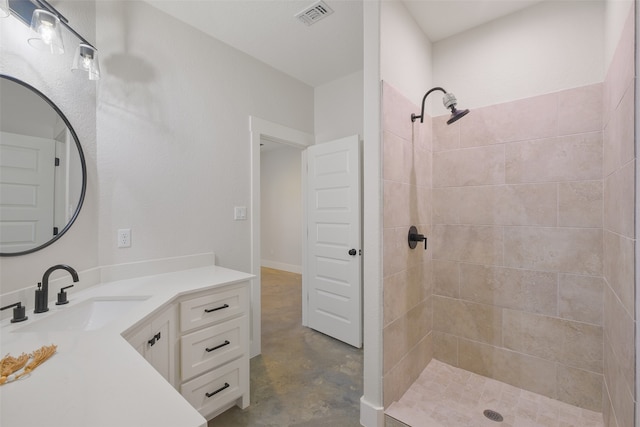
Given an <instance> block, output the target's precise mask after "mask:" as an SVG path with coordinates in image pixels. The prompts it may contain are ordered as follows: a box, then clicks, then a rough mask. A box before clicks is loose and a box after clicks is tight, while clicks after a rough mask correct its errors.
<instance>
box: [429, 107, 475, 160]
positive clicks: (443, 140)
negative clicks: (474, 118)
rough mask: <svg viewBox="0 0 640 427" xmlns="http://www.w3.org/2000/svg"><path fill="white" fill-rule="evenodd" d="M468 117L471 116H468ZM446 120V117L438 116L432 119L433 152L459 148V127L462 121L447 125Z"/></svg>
mask: <svg viewBox="0 0 640 427" xmlns="http://www.w3.org/2000/svg"><path fill="white" fill-rule="evenodd" d="M468 117H471V116H470V115H469V116H468ZM447 119H448V117H447V116H438V117H434V118H433V119H432V120H433V121H432V123H433V151H446V150H455V149H457V148H460V126H461V123H462V122H463V121H458V122H456V123H454V124H452V125H447ZM465 120H466V118H465Z"/></svg>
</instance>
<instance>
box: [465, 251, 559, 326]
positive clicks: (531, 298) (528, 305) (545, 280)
mask: <svg viewBox="0 0 640 427" xmlns="http://www.w3.org/2000/svg"><path fill="white" fill-rule="evenodd" d="M557 293H558V278H557V275H556V273H545V272H540V271H531V270H520V269H513V268H504V267H491V266H482V265H475V264H460V298H462V299H465V300H469V301H474V302H478V303H481V304H490V305H495V306H498V307H506V308H512V309H517V310H524V311H530V312H534V313H542V314H548V315H555V314H556V311H557V298H556V295H557Z"/></svg>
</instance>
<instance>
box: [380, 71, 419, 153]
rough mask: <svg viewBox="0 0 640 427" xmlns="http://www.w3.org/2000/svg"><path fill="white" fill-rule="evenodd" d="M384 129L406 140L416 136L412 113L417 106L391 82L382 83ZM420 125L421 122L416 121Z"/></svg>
mask: <svg viewBox="0 0 640 427" xmlns="http://www.w3.org/2000/svg"><path fill="white" fill-rule="evenodd" d="M382 86H383V87H382V94H383V96H382V130H383V131H384V132H391V133H393V134H395V135H397V136H399V137H400V138H402V139H404V140H405V141H412V140H413V137H414V123H412V122H411V114H412V113H415V109H416V106H415V105H413V103H412V102H411V101H409V100H408V99H407V98H405V97H404V96H403V95H402V94H401V93H400V92H398V91H397V90H395V89H393V87H391V86H390V85H389V84H387V83H384V82H383V83H382ZM415 125H416V126H419V125H420V123H419V122H415Z"/></svg>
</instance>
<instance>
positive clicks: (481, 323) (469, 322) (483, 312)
mask: <svg viewBox="0 0 640 427" xmlns="http://www.w3.org/2000/svg"><path fill="white" fill-rule="evenodd" d="M501 325H502V310H501V309H499V308H495V307H491V306H489V305H484V304H476V303H472V302H469V301H461V300H456V299H452V298H447V297H440V296H436V295H434V296H433V329H434V330H435V331H439V332H445V333H447V334H451V335H456V336H458V337H463V338H468V339H472V340H475V341H480V342H485V343H490V344H495V345H499V344H500V343H501V342H502V328H501Z"/></svg>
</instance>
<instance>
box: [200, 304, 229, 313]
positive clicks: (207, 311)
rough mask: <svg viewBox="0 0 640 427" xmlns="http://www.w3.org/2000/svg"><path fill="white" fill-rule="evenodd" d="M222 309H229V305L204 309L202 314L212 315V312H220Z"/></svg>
mask: <svg viewBox="0 0 640 427" xmlns="http://www.w3.org/2000/svg"><path fill="white" fill-rule="evenodd" d="M224 308H229V304H224V305H221V306H220V307H216V308H205V309H204V312H205V313H213V312H214V311H218V310H222V309H224Z"/></svg>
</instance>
